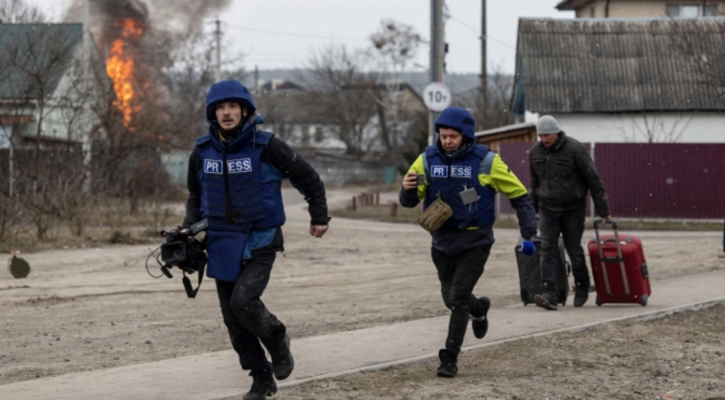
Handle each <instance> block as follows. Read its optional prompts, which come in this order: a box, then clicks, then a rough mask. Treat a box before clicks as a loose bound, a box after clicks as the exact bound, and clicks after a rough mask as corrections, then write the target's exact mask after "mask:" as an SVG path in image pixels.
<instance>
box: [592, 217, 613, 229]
mask: <svg viewBox="0 0 725 400" xmlns="http://www.w3.org/2000/svg"><path fill="white" fill-rule="evenodd" d="M599 224H611V225H612V229H614V230H615V231H616V230H617V221H615V220H614V219H612V218H609V219H608V220H607V221H606V222H604V221H602V219H601V218H597V219H595V220H594V229H599Z"/></svg>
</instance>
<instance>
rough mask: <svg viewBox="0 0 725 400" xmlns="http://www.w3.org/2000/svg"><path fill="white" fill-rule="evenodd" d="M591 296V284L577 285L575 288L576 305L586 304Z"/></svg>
mask: <svg viewBox="0 0 725 400" xmlns="http://www.w3.org/2000/svg"><path fill="white" fill-rule="evenodd" d="M588 298H589V286H584V285H581V286H577V287H576V288H575V289H574V307H581V306H583V305H584V304H586V302H587V299H588Z"/></svg>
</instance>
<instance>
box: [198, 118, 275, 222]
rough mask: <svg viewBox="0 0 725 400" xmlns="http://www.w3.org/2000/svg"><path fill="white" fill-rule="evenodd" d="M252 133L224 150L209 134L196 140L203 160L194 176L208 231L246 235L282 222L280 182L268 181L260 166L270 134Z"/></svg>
mask: <svg viewBox="0 0 725 400" xmlns="http://www.w3.org/2000/svg"><path fill="white" fill-rule="evenodd" d="M252 129H255V128H254V127H252ZM253 133H254V135H253V140H247V141H244V140H242V141H240V143H237V141H234V142H232V143H231V144H230V145H228V146H227V147H224V146H223V145H222V144H221V143H220V142H219V140H218V139H217V138H216V137H214V136H212V135H211V134H207V135H204V136H202V137H201V138H199V139H197V141H196V145H197V147H198V148H199V153H200V155H201V158H202V168H201V170H200V171H199V174H198V176H197V178H198V180H199V182H200V184H201V207H200V210H201V216H202V218H207V219H208V220H209V229H211V230H222V231H238V232H248V231H249V230H250V229H255V230H257V229H269V228H274V227H278V226H281V225H283V224H284V222H285V214H284V206H283V204H282V194H281V191H280V186H281V181H280V180H278V179H270V177H269V176H268V175H269V174H268V173H265V172H267V171H268V170H269V167H265V166H263V165H262V163H261V155H262V151H263V150H264V148H265V147H266V146H267V144H268V143H269V140H270V139H271V138H272V134H271V133H269V132H263V131H257V132H253ZM246 134H249V133H246ZM227 192H228V193H229V197H228V198H227Z"/></svg>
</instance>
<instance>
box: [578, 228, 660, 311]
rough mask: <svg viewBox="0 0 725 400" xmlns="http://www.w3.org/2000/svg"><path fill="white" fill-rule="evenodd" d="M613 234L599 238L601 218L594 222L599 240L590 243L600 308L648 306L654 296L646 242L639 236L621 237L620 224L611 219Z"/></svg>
mask: <svg viewBox="0 0 725 400" xmlns="http://www.w3.org/2000/svg"><path fill="white" fill-rule="evenodd" d="M609 221H610V223H611V224H612V229H613V230H614V234H613V235H603V236H599V224H600V223H602V220H601V219H597V220H595V221H594V234H595V236H596V237H595V238H594V239H592V240H591V241H590V242H589V246H588V248H589V259H590V260H591V263H592V272H593V275H594V285H595V286H596V289H597V300H596V303H597V305H598V306H601V305H602V304H606V303H635V304H641V305H643V306H646V305H647V300H648V299H649V296H650V295H651V294H652V288H651V286H650V283H649V272H648V271H647V261H646V260H645V258H644V250H643V249H642V242H641V241H640V240H639V238H638V237H637V236H634V235H624V237H623V238H620V236H619V232H618V230H617V223H616V222H615V221H614V220H609Z"/></svg>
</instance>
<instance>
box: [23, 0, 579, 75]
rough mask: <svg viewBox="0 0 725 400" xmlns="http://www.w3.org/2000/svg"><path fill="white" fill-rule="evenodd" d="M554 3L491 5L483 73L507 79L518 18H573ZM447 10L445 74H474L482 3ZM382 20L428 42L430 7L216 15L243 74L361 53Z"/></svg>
mask: <svg viewBox="0 0 725 400" xmlns="http://www.w3.org/2000/svg"><path fill="white" fill-rule="evenodd" d="M26 1H27V2H29V3H36V4H38V5H40V6H41V7H42V8H44V9H45V10H48V11H49V13H50V14H51V15H53V16H55V19H56V20H57V19H58V18H59V17H58V16H59V15H60V10H61V9H62V7H63V4H64V3H68V2H69V0H26ZM91 1H93V0H91ZM106 1H108V0H106ZM171 1H173V0H171ZM183 1H191V0H183ZM559 1H560V0H489V1H488V37H489V41H488V68H489V71H491V70H492V67H493V66H500V67H501V69H502V70H503V71H504V72H507V73H512V72H513V69H514V65H515V62H514V57H515V52H516V51H515V47H516V31H517V22H518V19H519V18H521V17H527V18H534V17H542V18H572V17H573V13H572V12H560V11H557V10H556V9H555V8H554V6H555V5H556V4H557V3H559ZM446 6H447V8H448V12H449V15H450V18H449V19H448V20H447V22H446V30H445V31H446V32H445V34H446V41H447V42H448V44H449V49H450V50H449V53H448V56H447V57H446V64H447V72H448V73H466V72H471V73H479V72H480V65H481V57H480V41H479V36H480V30H481V1H479V0H448V1H446ZM387 18H392V19H394V20H396V21H399V22H402V23H405V24H408V25H412V26H413V27H414V29H416V31H417V32H418V33H419V34H420V35H421V36H422V37H423V38H424V39H429V37H430V1H429V0H233V3H232V5H231V6H230V7H229V8H227V9H226V10H225V11H223V12H222V13H220V14H219V19H220V20H222V21H223V31H224V33H225V43H229V45H230V46H231V47H232V48H233V49H234V50H235V51H236V53H239V52H241V53H243V54H244V55H245V62H244V63H245V67H246V68H247V69H253V68H254V66H255V65H256V66H258V67H259V68H260V69H272V68H295V67H303V66H305V65H306V63H307V60H308V59H309V53H310V52H311V51H314V50H319V49H320V48H322V47H325V46H327V45H330V44H345V45H347V46H348V47H349V48H351V49H354V48H360V47H367V46H369V41H368V39H367V38H368V37H369V36H370V35H371V34H372V33H373V32H375V31H376V30H377V29H378V26H379V24H380V21H381V20H382V19H387ZM212 20H213V18H210V19H208V21H205V22H211V21H212ZM206 25H208V26H209V27H211V26H212V24H210V23H207V24H206ZM428 54H429V52H428V46H427V45H423V46H422V47H421V48H420V50H419V54H418V57H417V63H418V64H419V65H420V66H419V67H418V70H421V71H423V70H425V69H427V66H428Z"/></svg>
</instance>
